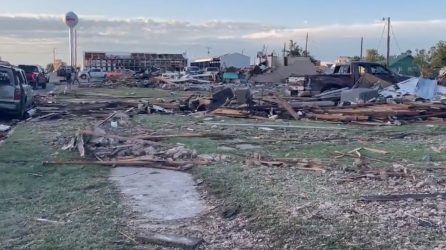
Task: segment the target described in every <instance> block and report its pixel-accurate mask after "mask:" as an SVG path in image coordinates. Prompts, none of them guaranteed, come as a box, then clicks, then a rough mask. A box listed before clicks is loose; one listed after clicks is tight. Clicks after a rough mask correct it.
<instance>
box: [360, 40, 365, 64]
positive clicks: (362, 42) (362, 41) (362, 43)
mask: <svg viewBox="0 0 446 250" xmlns="http://www.w3.org/2000/svg"><path fill="white" fill-rule="evenodd" d="M363 45H364V38H363V37H361V52H360V53H359V61H362V50H363V49H362V48H363Z"/></svg>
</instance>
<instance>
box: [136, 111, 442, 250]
mask: <svg viewBox="0 0 446 250" xmlns="http://www.w3.org/2000/svg"><path fill="white" fill-rule="evenodd" d="M137 121H139V122H140V123H141V124H143V125H144V126H146V127H147V128H148V129H154V130H157V131H158V133H167V134H174V133H178V132H181V131H184V132H191V131H187V128H190V129H194V131H195V132H214V133H215V132H221V133H225V134H228V135H233V136H234V135H235V136H236V138H237V139H239V141H234V140H232V139H228V140H211V139H208V138H176V139H170V142H171V143H183V144H185V145H186V146H187V147H189V148H193V149H195V150H197V152H198V153H200V154H213V153H219V154H226V155H228V156H230V157H231V158H232V159H231V161H230V162H224V163H218V164H215V165H211V166H196V167H195V168H194V174H195V176H196V178H199V179H202V180H204V184H205V185H206V186H207V188H208V190H209V192H210V193H211V194H212V195H213V196H214V197H216V198H217V199H218V200H219V201H220V202H221V203H223V204H225V205H224V207H228V206H235V205H237V206H240V207H241V208H242V216H243V218H245V219H246V220H248V222H249V223H248V224H247V225H249V226H248V229H250V230H253V231H255V232H256V231H257V232H263V233H266V234H267V235H269V236H270V237H271V238H273V239H274V240H273V241H272V243H271V244H272V246H273V248H274V249H285V246H293V247H292V248H291V249H321V250H322V249H338V250H341V249H342V250H344V249H345V250H346V249H349V250H356V249H358V250H359V249H364V250H372V249H379V248H380V249H397V248H398V247H399V246H401V245H403V244H404V243H403V241H404V240H403V239H402V238H398V239H395V238H393V237H394V236H393V235H394V232H392V231H391V230H393V227H394V223H395V222H390V224H388V225H386V226H387V227H388V230H383V229H382V228H380V227H379V226H380V225H379V223H378V222H377V221H379V218H380V217H381V216H383V213H384V215H385V214H386V213H391V211H393V210H392V209H393V208H392V206H394V205H392V204H390V205H389V203H387V204H383V205H382V206H383V208H380V209H381V210H380V209H377V207H376V205H373V204H371V205H368V204H366V205H364V206H363V207H361V205H356V201H355V199H356V198H358V196H360V195H364V194H371V193H385V192H387V193H389V192H390V193H391V192H394V188H393V187H390V189H389V188H388V186H387V184H386V182H383V181H378V182H377V183H376V184H373V182H372V184H370V182H364V181H362V180H357V181H354V182H352V183H341V184H338V183H335V182H333V181H332V180H331V178H332V177H333V176H331V174H330V171H329V172H328V173H317V172H306V171H301V170H296V169H293V168H276V167H266V166H253V165H247V164H245V159H246V157H244V156H243V155H246V156H248V155H249V154H252V153H253V152H259V153H260V154H262V155H271V156H274V157H289V158H319V159H321V160H330V159H332V158H333V156H334V152H335V151H340V152H348V151H351V150H353V149H355V148H359V147H364V146H366V147H369V148H375V149H379V150H384V151H387V152H388V154H385V155H382V154H377V153H373V152H368V151H365V150H361V151H360V152H361V154H362V155H363V156H365V157H366V158H369V159H370V158H373V159H375V160H370V167H372V168H387V169H392V163H395V162H401V161H402V160H403V159H404V160H406V161H408V162H421V161H422V158H423V156H424V155H425V154H426V153H427V152H430V153H431V154H432V156H433V157H434V159H436V160H438V161H443V160H446V158H445V156H444V155H443V154H441V153H436V152H433V151H432V150H430V149H429V147H430V146H431V145H434V146H435V145H437V146H438V145H440V144H442V142H443V141H444V139H442V137H441V134H442V133H444V132H443V131H444V130H443V129H442V128H439V127H433V128H431V127H426V126H424V125H422V126H418V127H417V126H414V125H409V126H406V127H405V128H406V129H404V126H400V127H393V126H390V127H364V126H362V127H360V126H345V125H332V124H331V125H330V124H323V125H321V126H341V127H351V128H354V130H336V131H334V130H317V131H315V130H309V129H276V128H275V130H274V131H264V130H261V129H258V128H257V127H237V126H210V125H204V124H202V123H201V119H199V118H193V117H188V116H186V117H185V116H165V115H147V116H138V117H137ZM218 121H221V122H223V123H260V122H256V121H252V120H244V119H228V118H216V119H214V120H213V121H209V122H218ZM285 123H287V122H285ZM272 124H282V123H280V122H275V123H272ZM289 124H292V125H308V124H311V122H310V123H308V122H297V121H291V122H289ZM317 126H319V125H317ZM166 128H168V129H166ZM160 129H161V130H160ZM162 129H166V130H165V131H162ZM402 132H404V133H408V134H410V135H411V136H412V137H414V138H413V139H407V138H406V139H403V138H397V137H396V139H392V138H393V137H392V136H395V135H397V134H401V133H402ZM425 135H428V136H429V137H428V139H423V137H424V136H425ZM419 137H422V138H421V139H420V138H419ZM328 138H338V139H337V140H327V139H328ZM361 138H373V139H374V140H370V141H366V145H364V144H361V143H360V142H359V141H358V140H359V139H361ZM281 139H287V140H281ZM240 141H244V143H249V144H254V145H257V146H260V148H258V149H255V150H235V151H224V150H221V149H219V146H223V145H224V146H226V147H233V148H235V147H236V145H237V144H240ZM265 141H267V142H265ZM233 152H235V153H233ZM353 161H354V157H346V158H340V159H337V162H338V164H339V165H345V166H350V167H351V166H352V163H353ZM327 168H328V166H327ZM339 169H341V166H340V167H339V168H334V169H330V168H329V170H333V173H336V172H337V171H339ZM434 202H435V201H434ZM326 204H332V208H331V207H328V208H322V207H323V206H328V205H326ZM351 207H355V208H356V209H358V211H359V212H357V214H353V215H350V212H348V211H350V210H351ZM383 211H384V212H383ZM389 211H390V212H389ZM347 216H348V217H347ZM400 231H401V230H400ZM405 233H406V236H407V237H409V238H410V239H411V240H410V246H411V247H413V248H410V247H409V248H410V249H418V248H415V247H416V246H417V245H419V244H420V242H421V243H422V244H424V245H426V246H427V245H429V244H431V243H432V242H431V241H430V239H432V237H433V238H435V237H438V238H439V239H441V240H443V238H444V237H443V236H441V233H439V232H438V231H434V230H429V229H423V228H420V227H416V226H415V227H413V228H410V230H408V231H407V232H405ZM409 248H408V249H409Z"/></svg>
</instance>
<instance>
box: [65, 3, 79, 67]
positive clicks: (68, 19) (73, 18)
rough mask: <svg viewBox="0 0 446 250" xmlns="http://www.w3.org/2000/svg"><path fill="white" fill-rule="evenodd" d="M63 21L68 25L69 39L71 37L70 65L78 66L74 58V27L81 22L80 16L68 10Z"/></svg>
mask: <svg viewBox="0 0 446 250" xmlns="http://www.w3.org/2000/svg"><path fill="white" fill-rule="evenodd" d="M63 22H64V23H65V25H66V26H68V34H69V35H68V39H69V43H68V44H69V51H70V62H69V65H70V66H72V67H73V66H76V65H75V62H74V58H75V54H74V53H75V48H74V47H75V45H74V39H75V38H74V27H76V25H77V24H78V23H79V18H78V17H77V15H76V14H75V13H74V12H72V11H70V12H67V13H66V14H65V16H64V18H63Z"/></svg>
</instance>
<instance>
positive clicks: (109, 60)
mask: <svg viewBox="0 0 446 250" xmlns="http://www.w3.org/2000/svg"><path fill="white" fill-rule="evenodd" d="M186 66H187V58H186V56H185V55H184V54H156V53H131V52H92V51H90V52H84V53H83V68H84V69H90V68H100V69H102V70H104V71H113V70H115V69H122V68H124V69H130V70H133V71H141V70H145V69H147V68H152V67H155V68H159V69H162V70H170V71H180V70H182V69H183V68H184V67H186Z"/></svg>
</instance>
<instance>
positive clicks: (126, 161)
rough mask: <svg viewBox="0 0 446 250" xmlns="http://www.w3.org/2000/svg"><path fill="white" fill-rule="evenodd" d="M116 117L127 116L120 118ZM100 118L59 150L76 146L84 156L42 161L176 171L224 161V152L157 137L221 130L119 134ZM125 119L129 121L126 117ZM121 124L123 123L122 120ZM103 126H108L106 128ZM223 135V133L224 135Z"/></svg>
mask: <svg viewBox="0 0 446 250" xmlns="http://www.w3.org/2000/svg"><path fill="white" fill-rule="evenodd" d="M119 120H126V118H122V117H121V118H120V119H119ZM105 121H106V120H104V121H102V122H100V123H99V124H97V125H95V126H94V129H91V127H90V126H87V127H85V128H83V129H79V130H78V131H77V132H76V134H75V135H74V136H72V137H68V138H66V140H67V142H66V144H65V145H64V146H63V147H62V150H75V151H78V152H79V155H80V157H81V158H83V159H85V160H76V161H47V162H44V165H69V164H70V165H79V164H85V165H98V166H110V167H113V166H118V165H119V166H132V167H135V166H137V167H151V168H160V169H168V170H175V171H186V170H189V169H191V168H192V167H193V166H194V165H207V164H211V163H212V162H215V161H223V160H225V159H226V156H225V155H217V154H215V155H198V154H197V152H196V151H195V150H190V149H188V148H186V147H185V146H184V145H173V144H169V143H164V142H160V141H159V140H163V139H168V138H173V137H207V138H220V137H221V136H222V135H220V134H188V133H186V134H184V133H183V134H179V135H155V136H153V135H152V136H151V135H146V134H144V133H141V134H139V135H138V136H135V137H125V136H119V135H116V134H115V133H118V131H117V129H116V128H117V126H115V125H114V124H115V123H116V121H111V122H110V123H106V122H105ZM125 123H127V124H128V123H130V121H126V122H125ZM121 124H122V123H121ZM106 130H109V131H108V132H106ZM225 137H226V136H225Z"/></svg>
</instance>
